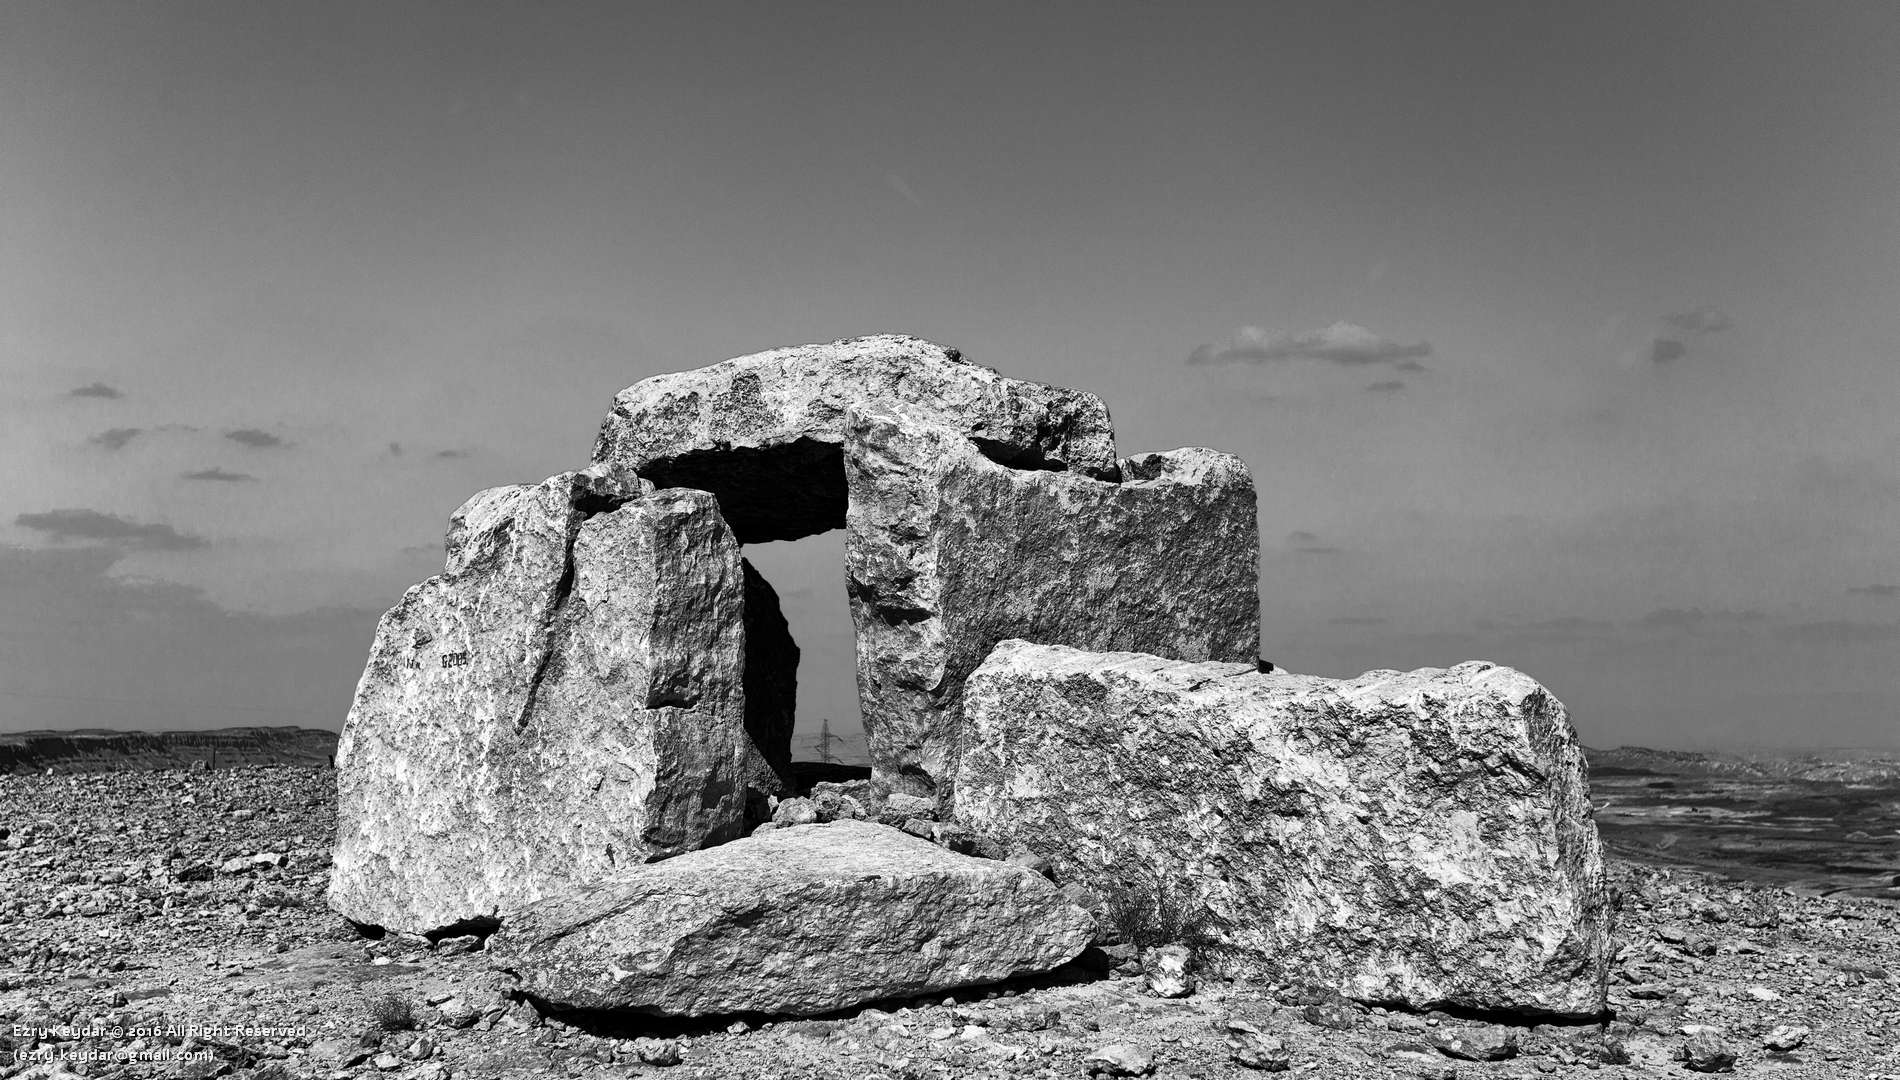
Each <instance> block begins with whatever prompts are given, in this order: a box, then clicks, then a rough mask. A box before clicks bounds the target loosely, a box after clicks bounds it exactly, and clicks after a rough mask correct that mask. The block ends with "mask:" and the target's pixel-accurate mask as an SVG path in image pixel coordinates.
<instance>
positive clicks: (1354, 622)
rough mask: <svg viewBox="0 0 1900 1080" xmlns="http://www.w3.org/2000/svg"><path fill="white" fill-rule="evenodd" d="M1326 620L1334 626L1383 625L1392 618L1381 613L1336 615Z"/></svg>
mask: <svg viewBox="0 0 1900 1080" xmlns="http://www.w3.org/2000/svg"><path fill="white" fill-rule="evenodd" d="M1326 621H1327V622H1330V623H1332V624H1333V625H1334V626H1384V625H1385V624H1386V623H1388V622H1391V621H1392V620H1390V619H1388V618H1386V617H1385V616H1383V615H1338V616H1335V617H1333V618H1331V619H1328V620H1326Z"/></svg>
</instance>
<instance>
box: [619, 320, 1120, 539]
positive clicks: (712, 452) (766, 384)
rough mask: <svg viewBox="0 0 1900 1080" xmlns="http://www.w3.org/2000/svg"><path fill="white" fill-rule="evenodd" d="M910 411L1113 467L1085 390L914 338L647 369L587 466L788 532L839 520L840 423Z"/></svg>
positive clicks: (1096, 471) (992, 447) (767, 530)
mask: <svg viewBox="0 0 1900 1080" xmlns="http://www.w3.org/2000/svg"><path fill="white" fill-rule="evenodd" d="M899 407H907V408H911V409H915V410H918V411H919V412H921V413H922V414H924V415H927V416H928V417H929V419H930V421H931V422H932V423H935V424H937V425H938V426H941V427H943V428H945V429H946V430H949V431H954V432H956V433H957V434H959V435H960V436H963V437H964V438H967V439H971V440H974V441H975V443H976V444H977V445H978V446H980V447H981V448H982V449H983V452H984V453H986V454H989V455H990V456H992V457H994V458H996V459H997V460H1000V461H1007V462H1011V463H1014V464H1018V465H1021V466H1023V467H1026V468H1039V469H1066V470H1074V471H1078V472H1081V473H1084V474H1088V475H1105V476H1106V475H1113V472H1114V469H1115V440H1114V433H1113V430H1112V428H1111V427H1110V426H1109V419H1108V409H1107V407H1106V406H1104V405H1103V404H1102V402H1101V399H1100V398H1097V397H1096V396H1095V395H1093V394H1089V393H1085V392H1083V391H1080V390H1067V389H1063V388H1060V387H1053V386H1043V385H1041V384H1038V383H1032V382H1025V381H1023V380H1020V379H1009V378H1005V377H1003V376H1002V375H999V374H997V373H996V372H994V371H992V370H990V369H989V368H986V367H980V366H978V365H976V364H973V363H971V362H969V361H968V360H965V359H963V357H962V354H961V353H959V352H958V351H957V350H955V349H946V348H944V347H942V346H940V345H933V344H931V343H930V342H928V341H922V340H920V339H918V338H914V337H906V336H903V335H897V334H883V335H877V336H872V337H861V338H853V339H850V340H847V341H834V342H831V343H830V344H826V345H799V346H795V347H792V348H784V349H773V350H771V351H769V352H762V353H757V354H754V355H751V356H741V357H736V358H734V359H731V360H726V361H723V362H721V363H717V364H711V365H708V366H706V367H701V368H697V369H694V370H691V371H682V372H676V373H672V374H666V375H656V376H654V377H653V378H650V379H645V380H643V381H641V382H638V383H635V384H634V385H633V386H630V387H628V388H626V389H625V390H622V391H621V392H620V393H619V394H618V395H616V396H615V398H614V404H613V408H612V410H611V411H609V413H608V414H607V417H606V419H605V420H604V421H603V422H602V424H601V429H600V435H599V437H598V439H597V440H596V441H595V444H594V455H593V459H594V462H595V463H596V464H605V465H610V466H613V467H616V468H624V469H630V470H634V471H637V472H638V473H639V474H640V475H641V476H643V477H645V478H647V479H649V480H652V481H653V482H654V483H656V484H658V485H659V486H660V487H663V488H665V487H688V488H698V489H700V490H703V491H710V492H712V493H713V494H714V495H716V496H718V498H719V505H720V508H721V510H722V511H723V512H724V514H725V518H726V522H727V524H729V525H730V526H731V527H732V531H733V532H734V534H736V535H737V536H738V538H739V541H740V542H741V543H746V544H751V543H758V542H762V541H767V540H795V539H797V538H799V537H801V536H810V535H813V534H815V533H821V532H827V531H829V530H832V529H836V528H840V527H842V526H843V525H844V520H845V483H844V468H843V464H842V462H841V454H842V447H843V445H844V440H845V424H846V417H847V416H848V415H849V414H850V413H852V412H857V411H865V410H881V409H890V408H899Z"/></svg>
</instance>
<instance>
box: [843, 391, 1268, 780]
mask: <svg viewBox="0 0 1900 1080" xmlns="http://www.w3.org/2000/svg"><path fill="white" fill-rule="evenodd" d="M845 474H846V479H847V483H848V485H849V490H850V516H849V519H848V521H847V523H846V528H845V567H846V575H847V585H848V589H849V591H850V595H851V613H852V621H853V624H854V626H855V629H856V633H857V650H858V652H857V655H858V700H859V705H860V707H861V709H862V711H863V715H864V726H865V733H866V739H867V742H868V744H869V747H870V752H871V760H872V764H873V767H874V768H875V769H876V771H877V775H878V779H879V780H881V781H882V782H884V783H885V784H887V785H889V786H890V787H891V788H892V789H893V790H899V791H908V792H911V793H914V794H920V795H930V794H933V793H935V792H936V791H938V789H940V788H942V787H943V786H945V785H946V784H947V783H948V782H949V781H950V780H951V778H952V777H953V776H954V775H955V773H956V767H957V760H956V759H957V754H958V747H959V744H960V741H961V738H962V736H961V733H960V729H961V725H962V710H963V704H962V702H963V693H964V681H965V679H967V678H968V677H969V674H970V672H972V671H974V670H975V669H976V667H977V665H978V664H980V663H982V662H983V658H984V657H986V656H988V655H989V653H990V650H991V649H992V648H994V647H995V646H996V644H997V642H999V641H1003V640H1006V639H1010V638H1021V639H1025V640H1030V641H1036V642H1041V643H1045V644H1057V645H1069V646H1074V647H1077V648H1086V649H1098V650H1129V651H1140V652H1147V653H1153V654H1156V655H1160V656H1165V657H1169V658H1172V659H1178V660H1230V661H1245V662H1246V663H1247V664H1248V666H1249V667H1251V666H1252V665H1253V664H1254V663H1255V662H1256V660H1257V659H1258V657H1259V653H1260V599H1259V567H1258V564H1259V550H1260V549H1259V531H1258V528H1257V526H1256V524H1255V518H1256V505H1255V496H1254V487H1253V480H1252V478H1251V477H1250V476H1249V475H1248V472H1247V467H1246V465H1245V463H1243V462H1242V461H1241V460H1240V459H1239V458H1236V457H1233V456H1232V455H1229V454H1223V453H1219V452H1217V451H1213V450H1205V449H1200V448H1189V449H1185V450H1174V451H1170V452H1168V453H1161V454H1144V455H1140V456H1138V457H1132V458H1128V459H1125V460H1123V461H1121V462H1119V463H1118V464H1117V467H1116V470H1115V474H1116V475H1117V476H1119V477H1120V478H1121V479H1120V481H1119V482H1113V481H1104V480H1099V479H1095V478H1093V477H1089V476H1084V475H1081V474H1078V473H1074V472H1055V471H1049V470H1035V469H1018V468H1011V467H1009V466H1006V465H1002V464H998V463H997V462H995V461H992V460H990V459H989V458H988V457H986V456H985V455H984V454H982V453H981V452H979V450H978V448H977V447H976V446H974V445H973V444H972V443H971V442H970V440H969V439H967V438H964V437H962V436H961V435H959V434H957V433H956V432H954V431H949V430H946V429H944V428H943V427H941V426H939V425H937V424H936V423H934V422H933V421H932V420H931V418H929V417H927V416H918V415H916V414H913V413H904V414H890V413H885V414H877V413H868V414H854V415H853V420H852V425H851V427H850V430H849V433H848V437H847V440H846V443H845Z"/></svg>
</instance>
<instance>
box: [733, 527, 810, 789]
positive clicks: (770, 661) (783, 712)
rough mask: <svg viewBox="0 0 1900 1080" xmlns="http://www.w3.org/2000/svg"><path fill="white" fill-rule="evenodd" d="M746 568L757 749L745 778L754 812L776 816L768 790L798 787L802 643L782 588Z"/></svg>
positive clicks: (750, 699) (751, 712)
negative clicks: (795, 732) (795, 749)
mask: <svg viewBox="0 0 1900 1080" xmlns="http://www.w3.org/2000/svg"><path fill="white" fill-rule="evenodd" d="M740 568H741V569H742V570H743V571H744V572H745V642H746V644H745V727H746V734H747V735H748V736H750V738H751V744H752V748H753V749H752V752H750V753H749V754H748V755H747V763H746V782H747V784H748V785H749V786H750V787H751V789H752V791H753V792H754V793H755V795H756V796H757V797H756V798H755V799H754V800H753V805H751V806H750V807H748V811H749V818H750V819H752V820H756V821H765V820H767V819H769V818H770V817H771V813H770V811H769V810H767V809H766V806H765V798H764V797H765V796H768V795H789V794H791V792H792V790H793V785H792V780H791V769H792V728H793V724H794V721H795V720H796V717H797V705H798V656H799V652H798V643H797V642H795V641H793V640H792V630H791V627H790V626H789V625H788V624H787V623H786V622H785V613H784V612H783V611H782V610H780V608H779V601H778V593H777V592H775V591H774V590H773V589H772V585H771V583H770V582H768V581H766V580H765V578H764V577H763V576H762V575H761V574H760V573H759V572H758V571H757V570H755V569H753V568H752V564H751V563H750V562H747V561H745V560H744V559H741V560H740Z"/></svg>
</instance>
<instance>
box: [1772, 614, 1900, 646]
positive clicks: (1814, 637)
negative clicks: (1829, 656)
mask: <svg viewBox="0 0 1900 1080" xmlns="http://www.w3.org/2000/svg"><path fill="white" fill-rule="evenodd" d="M1775 636H1776V637H1778V638H1780V639H1782V640H1784V641H1806V642H1814V643H1818V644H1845V645H1853V644H1860V643H1863V642H1872V641H1893V640H1896V639H1900V623H1865V622H1850V621H1849V620H1846V619H1828V620H1825V621H1822V622H1806V623H1796V624H1794V625H1793V626H1782V627H1778V628H1776V630H1775Z"/></svg>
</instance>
